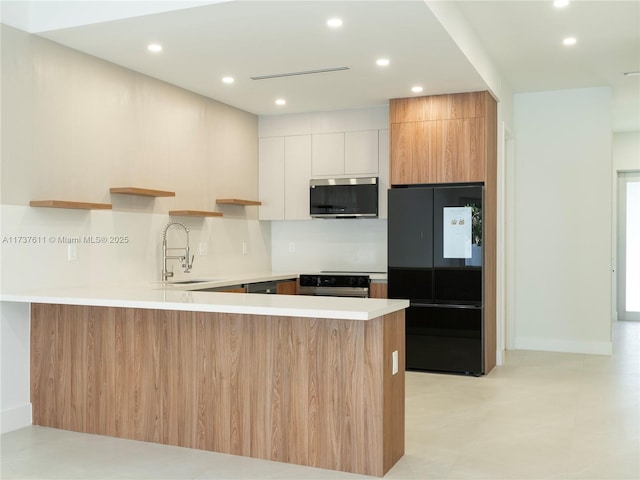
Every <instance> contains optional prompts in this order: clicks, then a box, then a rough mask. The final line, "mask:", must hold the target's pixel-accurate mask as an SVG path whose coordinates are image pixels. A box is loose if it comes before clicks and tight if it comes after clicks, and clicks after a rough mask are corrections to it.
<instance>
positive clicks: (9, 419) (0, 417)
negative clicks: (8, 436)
mask: <svg viewBox="0 0 640 480" xmlns="http://www.w3.org/2000/svg"><path fill="white" fill-rule="evenodd" d="M31 424H32V417H31V404H30V403H27V404H24V405H20V406H19V407H13V408H8V409H7V410H2V412H0V434H3V433H7V432H12V431H14V430H19V429H20V428H24V427H28V426H30V425H31Z"/></svg>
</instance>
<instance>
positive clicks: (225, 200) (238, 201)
mask: <svg viewBox="0 0 640 480" xmlns="http://www.w3.org/2000/svg"><path fill="white" fill-rule="evenodd" d="M216 203H217V204H219V205H262V202H257V201H255V200H242V199H240V198H218V199H217V200H216Z"/></svg>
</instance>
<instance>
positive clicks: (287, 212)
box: [258, 135, 311, 220]
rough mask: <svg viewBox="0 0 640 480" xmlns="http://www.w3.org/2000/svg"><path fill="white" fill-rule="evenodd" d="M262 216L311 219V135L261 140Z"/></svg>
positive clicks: (260, 183)
mask: <svg viewBox="0 0 640 480" xmlns="http://www.w3.org/2000/svg"><path fill="white" fill-rule="evenodd" d="M258 168H259V174H258V177H259V182H258V186H259V195H260V201H261V202H262V205H261V206H260V207H259V217H258V218H259V219H260V220H308V219H309V218H311V217H310V216H309V178H311V135H292V136H288V137H269V138H261V139H260V140H259V158H258Z"/></svg>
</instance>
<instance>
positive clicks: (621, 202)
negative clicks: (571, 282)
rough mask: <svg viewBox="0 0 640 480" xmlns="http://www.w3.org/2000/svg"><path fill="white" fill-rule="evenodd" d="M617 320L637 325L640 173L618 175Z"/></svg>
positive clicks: (639, 304) (639, 307)
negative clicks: (635, 322)
mask: <svg viewBox="0 0 640 480" xmlns="http://www.w3.org/2000/svg"><path fill="white" fill-rule="evenodd" d="M617 224H618V232H617V237H618V241H617V250H618V251H617V257H618V265H617V272H618V275H617V279H616V280H617V291H618V294H617V297H618V298H617V311H618V320H631V321H640V170H635V171H626V172H618V218H617Z"/></svg>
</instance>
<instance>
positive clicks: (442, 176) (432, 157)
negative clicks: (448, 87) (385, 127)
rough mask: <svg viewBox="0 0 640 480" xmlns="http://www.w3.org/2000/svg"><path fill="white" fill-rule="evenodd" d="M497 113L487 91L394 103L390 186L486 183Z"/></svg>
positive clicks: (392, 107) (391, 127) (391, 105)
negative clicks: (491, 138)
mask: <svg viewBox="0 0 640 480" xmlns="http://www.w3.org/2000/svg"><path fill="white" fill-rule="evenodd" d="M495 112H496V102H495V100H493V98H492V97H491V95H489V93H488V92H473V93H460V94H455V95H437V96H431V97H417V98H399V99H393V100H391V102H390V105H389V123H390V129H391V168H390V175H391V184H392V185H404V184H415V183H454V182H479V181H484V179H485V178H486V167H487V157H488V154H489V150H490V144H491V142H490V141H488V138H489V134H490V131H491V130H493V131H494V132H495V127H494V128H493V129H492V128H491V127H490V125H489V123H490V122H491V121H492V120H491V119H492V118H493V120H494V121H495V118H496V113H495ZM493 151H494V152H495V138H494V148H493Z"/></svg>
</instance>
